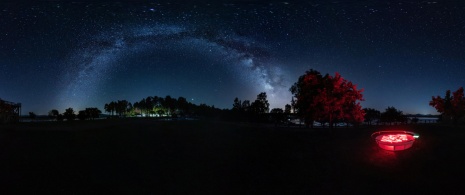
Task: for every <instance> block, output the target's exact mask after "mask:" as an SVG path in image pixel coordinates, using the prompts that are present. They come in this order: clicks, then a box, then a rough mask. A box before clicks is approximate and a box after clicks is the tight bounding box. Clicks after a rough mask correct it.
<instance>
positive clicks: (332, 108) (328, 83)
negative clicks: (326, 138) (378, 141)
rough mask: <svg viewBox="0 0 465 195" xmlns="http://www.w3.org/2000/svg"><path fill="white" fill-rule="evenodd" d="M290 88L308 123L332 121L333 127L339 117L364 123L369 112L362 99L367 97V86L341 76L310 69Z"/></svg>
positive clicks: (300, 111) (300, 112) (298, 107)
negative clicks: (359, 85) (363, 106)
mask: <svg viewBox="0 0 465 195" xmlns="http://www.w3.org/2000/svg"><path fill="white" fill-rule="evenodd" d="M290 91H291V92H292V93H293V94H294V97H295V98H296V99H297V102H296V107H297V109H298V111H297V112H298V114H299V115H300V116H303V117H304V118H305V123H306V124H307V125H308V124H309V123H310V124H313V121H315V120H318V121H328V122H329V125H330V127H333V126H334V122H335V121H336V120H344V121H346V122H348V123H361V122H363V119H364V114H365V112H364V111H363V110H362V107H361V105H360V102H359V101H363V95H362V92H363V90H358V89H357V87H356V85H354V84H353V83H352V82H350V81H347V80H345V79H343V78H342V77H341V75H340V74H339V73H336V74H335V76H334V77H333V76H330V75H328V74H326V75H325V76H321V74H320V73H319V72H318V71H315V70H310V71H307V72H306V74H305V75H302V76H301V77H300V78H299V80H298V81H297V82H296V83H295V84H294V85H293V86H292V87H291V89H290Z"/></svg>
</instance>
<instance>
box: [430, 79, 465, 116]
mask: <svg viewBox="0 0 465 195" xmlns="http://www.w3.org/2000/svg"><path fill="white" fill-rule="evenodd" d="M429 105H430V106H432V107H434V108H436V110H437V111H438V112H439V113H441V120H442V121H444V122H453V123H455V124H456V123H458V122H459V120H460V119H463V118H464V116H465V98H464V93H463V87H460V88H459V89H457V91H455V92H453V93H452V95H451V91H450V90H447V91H446V95H445V96H444V98H442V97H440V96H436V97H434V96H433V97H432V100H431V101H430V102H429Z"/></svg>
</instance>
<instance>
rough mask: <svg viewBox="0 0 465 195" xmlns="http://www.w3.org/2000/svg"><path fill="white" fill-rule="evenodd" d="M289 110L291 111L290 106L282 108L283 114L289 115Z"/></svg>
mask: <svg viewBox="0 0 465 195" xmlns="http://www.w3.org/2000/svg"><path fill="white" fill-rule="evenodd" d="M291 110H292V106H291V105H289V104H286V105H285V106H284V113H286V114H290V113H291Z"/></svg>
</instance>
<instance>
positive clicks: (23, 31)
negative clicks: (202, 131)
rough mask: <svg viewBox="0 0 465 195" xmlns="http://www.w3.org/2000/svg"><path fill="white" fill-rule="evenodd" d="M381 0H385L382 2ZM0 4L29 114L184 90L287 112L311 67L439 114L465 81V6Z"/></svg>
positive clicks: (9, 88) (6, 75)
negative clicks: (260, 98)
mask: <svg viewBox="0 0 465 195" xmlns="http://www.w3.org/2000/svg"><path fill="white" fill-rule="evenodd" d="M374 2H376V3H374ZM374 2H372V3H360V2H358V3H355V2H351V3H347V2H325V1H322V2H319V3H317V2H312V3H300V4H296V3H292V2H279V1H275V2H273V3H264V2H259V1H236V2H234V3H232V2H226V3H224V2H221V3H218V2H216V3H206V2H204V3H190V4H181V3H171V4H168V3H151V4H150V3H146V4H145V3H136V4H134V3H60V2H46V3H39V4H14V3H7V4H5V3H1V4H0V26H1V28H0V98H1V99H4V100H9V101H13V102H20V103H22V105H23V108H22V111H23V113H27V112H35V113H36V114H46V113H47V112H48V111H49V110H51V109H58V110H59V111H60V112H64V109H65V108H68V107H73V108H74V110H76V111H77V110H81V109H84V108H86V107H98V108H100V109H101V110H102V111H103V105H104V104H105V103H108V102H110V101H114V100H122V99H126V100H128V101H130V102H132V103H133V102H135V101H139V100H141V99H142V98H145V97H147V96H155V95H157V96H163V97H164V96H166V95H171V96H172V97H179V96H183V97H186V98H187V99H188V100H189V101H190V102H192V103H195V104H200V103H205V104H208V105H215V107H219V108H228V109H229V108H232V103H233V100H234V98H235V97H238V98H239V99H241V100H245V99H247V100H251V101H253V100H255V98H256V96H257V94H259V93H260V92H266V93H267V94H268V100H269V102H270V104H271V105H270V108H276V107H280V108H284V105H285V104H287V103H289V102H290V100H291V93H290V92H289V88H290V86H291V85H292V84H293V83H294V82H296V81H297V79H298V77H299V76H300V75H303V74H304V73H305V71H306V70H309V69H315V70H318V71H320V72H321V73H322V74H326V73H329V74H331V75H334V73H335V72H339V73H340V74H341V75H342V77H344V78H345V79H347V80H349V81H352V82H353V83H355V84H357V86H358V88H363V89H364V90H365V91H364V92H363V94H364V98H365V101H364V102H362V105H363V106H364V107H370V108H375V109H378V110H381V111H384V109H386V108H387V107H388V106H394V107H396V108H397V109H399V110H401V111H403V112H404V113H410V114H416V113H420V114H436V111H435V110H434V108H432V107H430V106H429V105H428V102H429V101H430V100H431V96H436V95H441V96H444V94H445V91H446V90H447V89H451V90H453V91H455V90H456V89H458V88H459V87H460V86H465V64H464V63H465V47H464V46H465V4H461V3H457V2H458V1H457V2H455V3H450V2H449V3H443V2H428V1H422V2H421V3H420V2H418V3H416V2H411V1H395V2H384V1H383V2H381V1H380V2H377V1H374Z"/></svg>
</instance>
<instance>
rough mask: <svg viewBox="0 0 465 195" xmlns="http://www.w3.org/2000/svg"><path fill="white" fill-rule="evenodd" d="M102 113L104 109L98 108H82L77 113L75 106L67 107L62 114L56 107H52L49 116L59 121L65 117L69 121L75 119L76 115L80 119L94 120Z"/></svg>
mask: <svg viewBox="0 0 465 195" xmlns="http://www.w3.org/2000/svg"><path fill="white" fill-rule="evenodd" d="M101 113H102V111H100V110H99V109H98V108H86V109H85V110H80V111H79V112H78V114H77V115H76V113H75V112H74V109H73V108H67V109H65V112H63V114H60V112H59V111H58V110H56V109H52V110H50V111H49V112H48V117H49V118H50V119H54V120H57V121H63V120H64V119H66V120H67V121H74V120H75V119H76V117H77V118H78V119H79V120H87V119H91V120H94V119H96V118H99V116H100V114H101Z"/></svg>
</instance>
